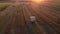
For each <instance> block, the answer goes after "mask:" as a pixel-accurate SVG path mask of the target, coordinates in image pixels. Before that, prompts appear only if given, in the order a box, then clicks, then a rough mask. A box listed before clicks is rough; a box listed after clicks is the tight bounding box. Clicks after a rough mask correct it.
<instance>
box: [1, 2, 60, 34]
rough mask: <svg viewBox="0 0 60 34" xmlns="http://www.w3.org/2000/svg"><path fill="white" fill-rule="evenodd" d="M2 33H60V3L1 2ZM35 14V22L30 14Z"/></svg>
mask: <svg viewBox="0 0 60 34" xmlns="http://www.w3.org/2000/svg"><path fill="white" fill-rule="evenodd" d="M0 7H1V8H0V34H60V10H59V9H60V5H59V4H56V3H51V2H50V3H43V4H39V5H36V4H34V3H30V2H19V3H0ZM33 15H34V16H35V17H36V18H35V19H36V20H35V21H34V22H31V21H30V16H33Z"/></svg>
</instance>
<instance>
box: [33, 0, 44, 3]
mask: <svg viewBox="0 0 60 34" xmlns="http://www.w3.org/2000/svg"><path fill="white" fill-rule="evenodd" d="M33 1H34V2H36V3H40V2H42V1H43V0H33Z"/></svg>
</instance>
